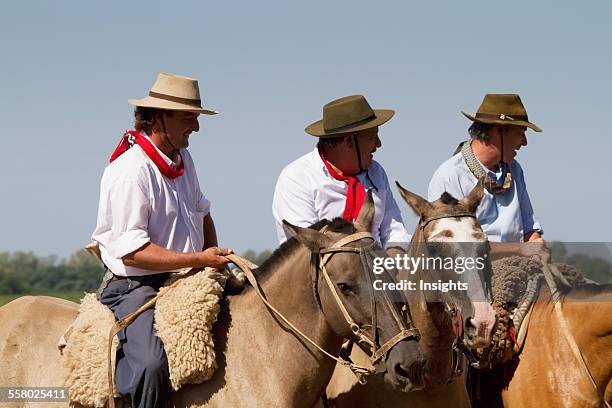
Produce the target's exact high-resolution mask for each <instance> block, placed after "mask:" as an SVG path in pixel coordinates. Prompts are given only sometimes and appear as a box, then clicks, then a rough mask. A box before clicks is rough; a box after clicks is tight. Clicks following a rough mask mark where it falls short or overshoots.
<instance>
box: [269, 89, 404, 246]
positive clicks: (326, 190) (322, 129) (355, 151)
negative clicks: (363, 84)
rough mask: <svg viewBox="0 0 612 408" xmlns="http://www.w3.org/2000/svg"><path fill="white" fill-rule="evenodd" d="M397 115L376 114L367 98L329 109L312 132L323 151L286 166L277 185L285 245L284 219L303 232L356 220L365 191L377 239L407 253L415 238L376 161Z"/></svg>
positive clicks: (331, 105)
mask: <svg viewBox="0 0 612 408" xmlns="http://www.w3.org/2000/svg"><path fill="white" fill-rule="evenodd" d="M394 113H395V112H394V111H392V110H390V109H372V108H371V107H370V105H369V104H368V102H367V101H366V99H365V98H364V97H363V96H361V95H353V96H346V97H344V98H340V99H336V100H334V101H332V102H330V103H328V104H326V105H325V106H324V107H323V119H322V120H318V121H316V122H314V123H313V124H311V125H309V126H308V127H307V128H306V132H307V133H309V134H310V135H312V136H315V137H318V138H319V141H318V143H317V146H316V147H315V149H314V150H313V151H312V152H310V153H308V154H306V155H304V156H302V157H300V158H299V159H297V160H295V161H294V162H293V163H290V164H289V165H288V166H287V167H285V168H284V169H283V171H282V172H281V174H280V176H279V177H278V181H277V183H276V189H275V191H274V199H273V204H272V212H273V215H274V219H275V221H276V230H277V236H278V239H279V241H280V242H281V243H282V242H284V241H285V240H287V239H288V238H289V237H290V233H289V231H288V230H287V229H286V228H285V226H284V225H283V222H282V221H283V220H287V221H289V222H290V223H291V224H293V225H298V226H301V227H308V226H310V225H312V224H314V223H316V222H318V221H320V220H323V219H329V220H332V219H334V218H337V217H342V218H344V219H346V220H348V221H354V220H355V219H356V218H357V216H358V215H359V210H360V209H361V206H362V204H363V201H364V197H365V191H366V190H367V189H372V190H373V194H374V204H375V207H376V208H375V215H374V222H373V225H372V235H373V236H374V238H375V239H376V240H377V241H379V242H380V243H381V244H382V245H383V246H386V247H387V248H389V252H391V253H393V252H396V251H397V252H399V251H401V250H405V249H407V246H408V242H409V241H410V236H409V235H408V233H407V232H406V230H405V228H404V224H403V222H402V217H401V215H400V210H399V208H398V206H397V203H396V202H395V199H394V198H393V195H392V192H391V188H390V187H389V181H388V179H387V174H386V173H385V170H384V169H383V167H382V166H381V165H380V164H379V163H378V162H376V161H374V160H373V155H374V152H376V150H377V149H378V148H380V147H381V145H382V144H381V141H380V138H379V136H378V127H379V126H380V125H382V124H384V123H385V122H387V121H388V120H389V119H391V118H392V117H393V115H394ZM397 252H396V253H397Z"/></svg>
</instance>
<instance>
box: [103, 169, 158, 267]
mask: <svg viewBox="0 0 612 408" xmlns="http://www.w3.org/2000/svg"><path fill="white" fill-rule="evenodd" d="M99 211H100V214H101V215H102V218H103V220H102V222H101V224H100V225H98V228H97V229H96V232H94V235H93V239H95V240H96V241H98V242H99V243H100V244H101V245H102V246H104V248H105V249H106V251H107V252H108V254H109V255H110V256H111V257H113V258H118V259H119V258H122V257H123V256H125V255H127V254H129V253H131V252H134V251H135V250H137V249H138V248H140V247H142V246H143V245H145V244H146V243H148V242H149V241H150V240H151V239H150V238H149V233H148V228H147V226H148V220H149V211H150V205H149V198H148V196H147V194H146V193H145V192H144V191H143V189H142V188H141V186H140V185H139V183H138V181H137V180H119V181H116V182H114V183H113V184H112V185H111V186H109V188H108V191H107V192H106V194H105V198H104V200H103V202H102V201H101V205H100V210H99ZM99 218H100V217H99Z"/></svg>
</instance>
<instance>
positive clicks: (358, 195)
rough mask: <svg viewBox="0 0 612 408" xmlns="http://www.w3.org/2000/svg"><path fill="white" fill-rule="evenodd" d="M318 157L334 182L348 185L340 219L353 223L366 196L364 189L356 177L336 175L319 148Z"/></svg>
mask: <svg viewBox="0 0 612 408" xmlns="http://www.w3.org/2000/svg"><path fill="white" fill-rule="evenodd" d="M319 155H320V156H321V160H323V163H324V164H325V167H326V168H327V171H328V172H329V175H330V176H332V177H333V178H334V179H336V180H340V181H344V182H345V183H347V184H348V191H347V193H346V203H345V204H344V214H342V218H344V219H345V220H347V221H350V222H353V221H355V220H356V219H357V217H358V216H359V211H360V210H361V207H362V206H363V202H364V200H365V196H366V192H365V188H364V187H363V184H362V183H361V180H359V179H358V178H357V177H356V176H343V175H340V174H338V173H337V172H336V171H335V170H334V168H333V167H332V166H331V164H330V163H329V162H328V161H327V159H325V156H324V155H323V151H322V150H321V148H319Z"/></svg>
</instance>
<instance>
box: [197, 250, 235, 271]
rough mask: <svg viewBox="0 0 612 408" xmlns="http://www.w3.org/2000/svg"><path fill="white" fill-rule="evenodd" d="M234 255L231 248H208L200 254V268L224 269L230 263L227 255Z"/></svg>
mask: <svg viewBox="0 0 612 408" xmlns="http://www.w3.org/2000/svg"><path fill="white" fill-rule="evenodd" d="M233 253H234V250H233V249H231V248H219V247H216V246H214V247H210V248H207V249H205V250H204V251H202V252H200V253H199V255H201V256H200V258H201V265H199V266H200V267H208V268H216V269H223V268H224V267H225V265H227V264H228V263H229V260H228V259H227V258H226V257H225V255H230V254H233Z"/></svg>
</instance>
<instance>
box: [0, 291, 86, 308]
mask: <svg viewBox="0 0 612 408" xmlns="http://www.w3.org/2000/svg"><path fill="white" fill-rule="evenodd" d="M27 295H30V293H28V294H20V295H0V306H4V305H5V304H7V303H8V302H11V301H13V300H15V299H17V298H18V297H21V296H27ZM32 295H35V296H38V295H44V296H53V297H58V298H62V299H67V300H70V301H72V302H77V303H78V302H79V300H80V299H81V298H82V297H83V292H53V293H36V294H32Z"/></svg>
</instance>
